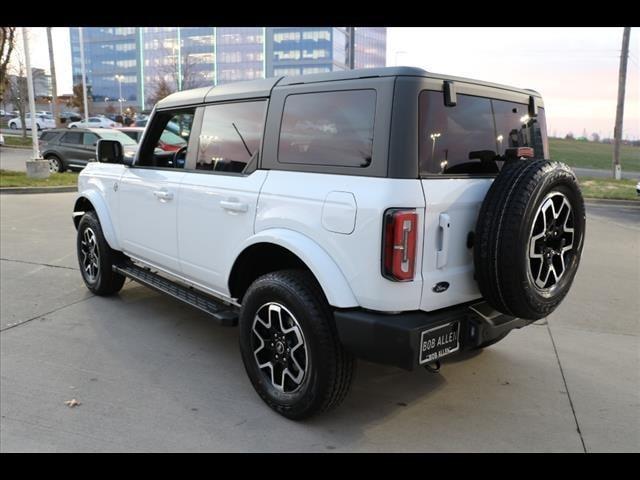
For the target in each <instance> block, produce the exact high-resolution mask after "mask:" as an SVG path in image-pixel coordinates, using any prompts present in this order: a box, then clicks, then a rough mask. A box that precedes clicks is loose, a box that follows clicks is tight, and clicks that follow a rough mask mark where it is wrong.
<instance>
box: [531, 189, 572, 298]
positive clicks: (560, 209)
mask: <svg viewBox="0 0 640 480" xmlns="http://www.w3.org/2000/svg"><path fill="white" fill-rule="evenodd" d="M574 239H575V231H574V215H573V209H572V208H571V204H570V203H569V200H568V199H567V197H566V196H565V195H564V194H562V193H560V192H551V193H549V194H548V195H547V196H546V197H545V198H544V200H543V201H542V203H541V204H540V206H539V207H538V211H537V212H536V215H535V217H534V221H533V225H532V227H531V234H530V236H529V261H528V271H529V275H530V277H531V279H532V280H533V284H534V285H535V287H536V289H538V290H539V291H542V292H544V293H548V292H551V290H553V289H554V288H555V287H556V286H557V285H558V283H559V282H560V280H561V279H562V278H563V277H564V275H565V273H566V271H567V266H568V265H569V264H570V262H571V259H572V257H573V255H574V254H575V249H574V244H575V241H574Z"/></svg>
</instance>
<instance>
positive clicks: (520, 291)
mask: <svg viewBox="0 0 640 480" xmlns="http://www.w3.org/2000/svg"><path fill="white" fill-rule="evenodd" d="M584 232H585V210H584V199H583V198H582V193H581V192H580V187H579V185H578V181H577V178H576V176H575V174H574V173H573V171H572V170H571V169H570V168H569V167H568V166H567V165H565V164H563V163H559V162H551V161H548V160H524V161H515V162H510V163H507V164H505V165H504V167H503V168H502V170H501V172H500V174H499V175H498V176H497V177H496V179H495V180H494V181H493V183H492V185H491V187H490V188H489V191H488V192H487V195H486V196H485V199H484V201H483V203H482V207H481V208H480V213H479V214H478V221H477V223H476V235H475V242H474V264H475V276H476V280H477V282H478V287H479V289H480V292H481V293H482V296H483V297H484V299H485V300H486V301H487V302H488V303H489V304H490V305H491V306H492V307H493V308H494V309H496V310H498V311H500V312H502V313H504V314H507V315H512V316H514V317H519V318H524V319H527V320H538V319H540V318H543V317H546V316H548V315H549V314H551V313H552V312H553V311H554V310H555V309H556V308H557V307H558V305H560V302H562V300H563V299H564V297H565V296H566V294H567V293H568V292H569V289H570V288H571V284H572V283H573V279H574V277H575V274H576V272H577V270H578V265H579V263H580V257H581V254H582V247H583V244H584Z"/></svg>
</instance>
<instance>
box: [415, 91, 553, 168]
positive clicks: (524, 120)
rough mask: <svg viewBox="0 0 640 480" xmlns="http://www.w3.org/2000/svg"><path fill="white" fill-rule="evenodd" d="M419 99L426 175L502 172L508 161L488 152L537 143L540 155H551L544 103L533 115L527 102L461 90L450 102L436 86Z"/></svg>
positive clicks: (422, 149)
mask: <svg viewBox="0 0 640 480" xmlns="http://www.w3.org/2000/svg"><path fill="white" fill-rule="evenodd" d="M419 102H420V119H419V129H420V140H419V141H420V145H419V152H420V173H421V174H426V175H433V174H492V173H497V172H498V171H499V170H500V168H502V163H503V162H501V161H495V160H493V159H491V156H490V155H489V157H487V153H486V152H491V153H493V155H504V153H505V150H506V149H507V148H515V147H533V148H534V150H535V155H536V157H540V158H548V148H547V146H546V122H545V116H544V109H543V108H539V109H538V117H537V118H535V119H530V118H529V116H528V105H526V104H522V103H515V102H507V101H503V100H496V99H490V98H484V97H475V96H471V95H460V94H459V95H457V105H456V106H455V107H446V106H445V105H444V99H443V94H442V92H435V91H423V92H422V93H421V94H420V100H419ZM482 151H484V152H485V154H484V155H481V154H480V153H479V152H482ZM472 152H474V153H472ZM478 156H484V157H485V158H484V159H481V158H476V157H478Z"/></svg>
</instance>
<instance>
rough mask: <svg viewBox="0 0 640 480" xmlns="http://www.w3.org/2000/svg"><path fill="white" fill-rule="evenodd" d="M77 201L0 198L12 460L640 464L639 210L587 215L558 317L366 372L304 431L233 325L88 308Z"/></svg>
mask: <svg viewBox="0 0 640 480" xmlns="http://www.w3.org/2000/svg"><path fill="white" fill-rule="evenodd" d="M73 199H74V194H47V195H19V196H2V197H1V198H0V220H1V223H0V227H1V228H0V257H1V258H2V260H0V267H1V268H0V281H1V282H0V297H1V302H0V303H1V306H2V309H1V311H0V313H1V317H2V318H1V322H0V323H1V325H2V332H1V333H0V355H1V362H0V383H1V385H0V386H1V388H0V416H1V418H0V450H2V451H3V452H4V451H6V452H9V451H304V452H308V451H372V452H374V451H422V452H424V451H474V452H475V451H535V452H538V451H553V452H559V451H562V452H582V451H585V450H586V451H590V452H591V451H632V452H638V451H640V325H639V324H638V319H637V316H638V315H637V312H639V311H640V295H639V293H640V291H639V286H640V260H639V259H640V252H639V251H638V250H639V248H640V247H639V246H640V208H638V207H635V206H628V207H627V206H608V205H597V206H593V205H589V206H588V209H587V210H588V220H587V239H586V246H585V251H584V257H583V262H582V266H581V269H580V271H579V273H578V275H577V277H576V281H575V284H574V287H573V289H572V291H571V292H570V294H569V296H568V297H567V299H566V300H565V302H564V303H563V305H562V306H561V307H560V308H559V309H558V310H557V311H556V312H555V313H554V314H553V315H552V316H551V317H549V318H548V319H547V320H543V321H540V322H537V323H536V324H534V325H532V326H530V327H527V328H525V329H522V330H517V331H514V332H512V333H510V334H509V336H508V337H507V338H506V339H505V340H503V341H502V342H500V343H498V344H496V345H495V346H493V347H490V348H488V349H485V350H484V351H482V352H479V353H471V354H470V353H466V354H464V355H460V356H458V357H453V358H450V359H447V360H446V361H445V362H444V364H443V367H442V371H441V373H440V374H438V375H434V374H430V373H428V372H426V371H424V370H417V371H415V372H404V371H402V370H398V369H395V368H390V367H383V366H378V365H374V364H371V363H366V362H359V365H358V372H357V375H356V379H355V381H354V384H353V388H352V391H351V393H350V394H349V396H348V397H347V399H346V401H345V403H344V404H343V405H342V406H341V407H340V408H339V409H337V410H335V411H333V412H331V413H329V414H327V415H321V416H318V417H315V418H313V419H311V420H309V421H305V422H298V423H297V422H291V421H289V420H286V419H284V418H282V417H280V416H279V415H277V414H275V413H273V412H272V411H271V410H270V409H269V408H268V407H266V406H265V405H264V404H263V403H262V401H261V400H260V399H259V397H258V396H257V394H256V393H255V392H254V391H253V388H252V387H251V384H250V382H249V380H248V378H247V377H246V374H245V372H244V367H243V365H242V362H241V358H240V353H239V351H238V338H237V329H225V328H222V327H218V326H216V325H214V324H212V323H211V321H210V320H209V319H208V318H207V317H206V316H205V315H204V314H201V313H199V312H197V311H195V310H192V309H190V308H188V307H184V306H183V305H182V304H180V303H178V302H177V301H174V300H172V299H170V298H167V297H163V296H161V295H159V294H156V293H155V292H153V291H151V290H149V289H147V288H145V287H142V286H139V285H137V284H135V283H132V282H128V283H127V284H126V285H125V288H124V289H123V290H122V292H121V293H120V294H119V295H117V296H114V297H110V298H100V297H95V296H92V295H91V294H90V293H89V292H88V291H87V290H86V289H85V288H84V286H83V283H82V280H81V278H80V274H79V272H78V271H77V265H76V260H75V251H74V240H75V230H74V228H73V225H72V222H71V219H70V215H69V212H70V211H71V208H72V203H73ZM72 398H75V399H77V400H78V401H79V402H81V405H80V406H78V407H75V408H69V407H67V406H65V405H64V401H66V400H70V399H72Z"/></svg>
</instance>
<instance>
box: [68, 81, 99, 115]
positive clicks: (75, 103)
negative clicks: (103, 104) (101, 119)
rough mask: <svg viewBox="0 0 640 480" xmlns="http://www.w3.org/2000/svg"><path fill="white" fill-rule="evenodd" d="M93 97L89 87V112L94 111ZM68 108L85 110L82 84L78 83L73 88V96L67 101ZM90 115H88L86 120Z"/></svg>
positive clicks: (89, 86) (88, 86)
mask: <svg viewBox="0 0 640 480" xmlns="http://www.w3.org/2000/svg"><path fill="white" fill-rule="evenodd" d="M92 103H93V96H92V95H91V85H87V106H88V108H89V111H91V110H92V106H93V105H92ZM67 106H68V107H72V108H77V109H79V110H82V109H84V94H83V93H82V83H78V84H76V85H74V86H73V95H72V96H71V98H69V100H68V101H67ZM88 117H89V115H88V113H87V115H86V118H88Z"/></svg>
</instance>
